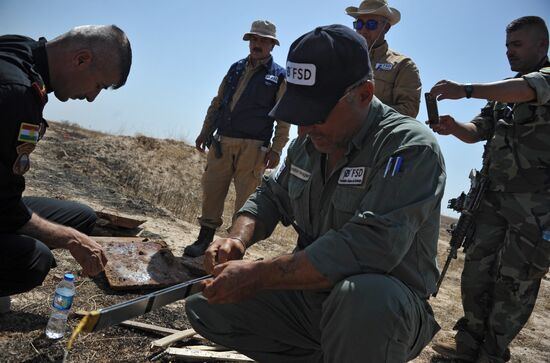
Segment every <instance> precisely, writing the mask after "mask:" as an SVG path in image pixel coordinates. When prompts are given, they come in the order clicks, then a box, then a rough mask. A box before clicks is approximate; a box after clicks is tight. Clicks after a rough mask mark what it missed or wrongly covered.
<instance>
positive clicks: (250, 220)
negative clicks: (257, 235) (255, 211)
mask: <svg viewBox="0 0 550 363" xmlns="http://www.w3.org/2000/svg"><path fill="white" fill-rule="evenodd" d="M258 225H259V223H258V221H257V220H256V218H254V217H253V216H252V215H250V214H247V213H243V214H240V215H239V216H238V217H237V218H236V219H235V221H233V225H232V226H231V230H230V231H229V236H228V237H229V238H232V237H237V238H238V239H240V240H241V241H242V242H243V243H244V244H245V247H246V248H248V247H250V246H252V245H253V244H254V243H255V242H256V241H255V240H254V231H255V230H256V228H258Z"/></svg>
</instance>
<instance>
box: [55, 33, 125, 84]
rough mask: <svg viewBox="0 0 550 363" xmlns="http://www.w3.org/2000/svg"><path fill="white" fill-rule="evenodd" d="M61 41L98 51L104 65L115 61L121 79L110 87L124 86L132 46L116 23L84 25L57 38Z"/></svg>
mask: <svg viewBox="0 0 550 363" xmlns="http://www.w3.org/2000/svg"><path fill="white" fill-rule="evenodd" d="M55 42H59V43H62V44H65V45H66V46H68V47H70V48H72V49H76V48H79V47H82V46H85V47H87V48H89V49H91V50H92V51H93V52H95V53H96V57H97V58H96V59H97V62H98V64H100V65H101V66H102V67H105V66H107V65H108V64H110V63H114V64H115V65H116V67H117V69H118V76H119V77H118V78H119V81H118V82H117V83H116V84H113V85H110V88H112V89H117V88H120V87H122V86H123V85H124V84H125V83H126V80H127V79H128V75H129V74H130V68H131V66H132V48H131V47H130V41H129V40H128V37H127V36H126V34H125V33H124V31H122V30H121V29H120V28H119V27H118V26H116V25H83V26H78V27H75V28H73V29H71V30H70V31H68V32H67V33H65V34H62V35H60V36H59V37H57V38H55V39H54V40H53V41H52V43H55Z"/></svg>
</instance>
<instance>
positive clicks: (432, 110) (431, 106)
mask: <svg viewBox="0 0 550 363" xmlns="http://www.w3.org/2000/svg"><path fill="white" fill-rule="evenodd" d="M424 97H425V99H426V109H427V110H428V122H429V123H430V124H438V123H439V111H438V110H437V100H436V99H435V97H432V95H431V94H430V93H429V92H426V93H424Z"/></svg>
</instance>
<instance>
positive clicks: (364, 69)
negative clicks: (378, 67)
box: [269, 24, 372, 126]
mask: <svg viewBox="0 0 550 363" xmlns="http://www.w3.org/2000/svg"><path fill="white" fill-rule="evenodd" d="M286 72H287V74H286V80H287V88H286V92H285V93H284V94H283V96H282V97H281V99H280V100H279V102H278V103H277V104H276V105H275V107H274V108H273V109H272V110H271V112H270V113H269V115H270V116H271V117H274V118H275V119H277V120H281V121H285V122H289V123H291V124H294V125H298V126H307V125H312V124H316V123H321V122H323V121H324V120H325V119H326V118H327V116H328V114H329V113H330V111H331V110H332V109H333V108H334V106H335V105H336V103H338V100H339V99H340V98H342V96H344V93H345V92H346V89H347V88H348V87H350V86H351V85H353V84H354V83H356V82H358V81H360V80H362V79H365V78H367V77H368V78H372V68H371V65H370V60H369V48H368V45H367V41H366V40H365V38H363V37H362V36H361V35H359V34H357V33H356V32H355V31H354V30H352V29H350V28H348V27H347V26H344V25H338V24H335V25H327V26H320V27H317V28H316V29H315V30H313V31H310V32H309V33H306V34H304V35H302V36H301V37H299V38H298V39H296V40H295V41H294V42H293V43H292V45H291V46H290V50H289V52H288V57H287V63H286Z"/></svg>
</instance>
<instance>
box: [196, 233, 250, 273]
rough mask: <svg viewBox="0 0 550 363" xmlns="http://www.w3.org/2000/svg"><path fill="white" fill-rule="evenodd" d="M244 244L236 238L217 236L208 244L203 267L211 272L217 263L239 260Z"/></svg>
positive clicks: (242, 253) (243, 250)
mask: <svg viewBox="0 0 550 363" xmlns="http://www.w3.org/2000/svg"><path fill="white" fill-rule="evenodd" d="M245 250H246V248H245V246H244V244H243V243H242V242H241V241H240V239H237V238H231V237H228V238H218V239H216V240H215V241H214V242H212V243H211V244H210V246H208V248H207V249H206V252H205V253H204V269H205V270H206V272H207V273H213V271H214V267H215V266H216V265H218V264H222V263H225V262H227V261H231V260H240V259H242V258H243V256H244V253H245Z"/></svg>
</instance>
